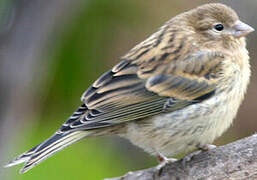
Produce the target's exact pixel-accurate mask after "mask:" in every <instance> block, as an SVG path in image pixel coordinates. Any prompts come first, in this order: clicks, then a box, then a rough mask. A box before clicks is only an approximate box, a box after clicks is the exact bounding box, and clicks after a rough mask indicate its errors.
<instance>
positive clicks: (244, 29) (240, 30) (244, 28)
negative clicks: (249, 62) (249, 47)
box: [233, 20, 254, 38]
mask: <svg viewBox="0 0 257 180" xmlns="http://www.w3.org/2000/svg"><path fill="white" fill-rule="evenodd" d="M233 29H234V30H235V32H234V36H235V37H237V38H240V37H243V36H246V35H247V34H249V33H251V32H253V31H254V29H253V28H252V27H251V26H249V25H248V24H245V23H243V22H242V21H239V20H238V21H236V23H235V25H234V26H233Z"/></svg>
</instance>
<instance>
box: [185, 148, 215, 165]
mask: <svg viewBox="0 0 257 180" xmlns="http://www.w3.org/2000/svg"><path fill="white" fill-rule="evenodd" d="M196 147H197V149H198V151H194V152H192V153H190V154H188V155H186V156H185V157H184V158H183V160H182V165H183V167H186V163H187V162H188V161H190V160H191V159H192V158H193V157H194V156H195V155H197V154H200V153H201V152H202V151H209V150H212V149H214V148H216V147H217V146H215V145H213V144H204V145H200V144H199V145H198V146H196Z"/></svg>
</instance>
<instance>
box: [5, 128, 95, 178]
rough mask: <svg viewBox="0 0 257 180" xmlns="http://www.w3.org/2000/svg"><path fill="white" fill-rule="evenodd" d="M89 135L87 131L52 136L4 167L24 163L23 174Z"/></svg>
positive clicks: (21, 171)
mask: <svg viewBox="0 0 257 180" xmlns="http://www.w3.org/2000/svg"><path fill="white" fill-rule="evenodd" d="M89 134H90V132H87V131H76V132H70V133H67V134H54V135H53V136H52V137H50V138H49V139H47V140H46V141H44V142H43V143H41V144H39V145H37V146H36V147H34V148H32V149H31V150H29V151H27V152H25V153H23V154H21V155H20V156H18V157H17V158H15V159H14V160H12V161H10V162H9V163H8V164H7V165H6V166H5V167H11V166H15V165H17V164H21V163H25V165H24V167H23V169H21V170H20V173H25V172H27V171H28V170H30V169H31V168H33V167H34V166H36V165H37V164H39V163H41V162H42V161H43V160H45V159H47V158H49V157H50V156H52V155H53V154H55V153H56V152H58V151H60V150H62V149H63V148H65V147H67V146H69V145H71V144H73V143H75V142H76V141H78V140H80V139H82V138H84V137H86V136H88V135H89Z"/></svg>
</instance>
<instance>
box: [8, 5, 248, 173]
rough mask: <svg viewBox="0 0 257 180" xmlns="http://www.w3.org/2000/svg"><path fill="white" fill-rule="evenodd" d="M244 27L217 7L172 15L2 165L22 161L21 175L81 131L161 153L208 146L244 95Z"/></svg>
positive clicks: (228, 10) (83, 134)
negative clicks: (51, 128) (62, 117)
mask: <svg viewBox="0 0 257 180" xmlns="http://www.w3.org/2000/svg"><path fill="white" fill-rule="evenodd" d="M217 24H218V25H219V26H218V27H216V25H217ZM220 24H222V26H224V29H223V27H222V26H220ZM215 28H216V29H218V30H216V29H215ZM219 29H222V30H221V31H220V32H219ZM251 31H253V29H252V28H251V27H250V26H248V25H246V24H244V23H242V22H241V21H239V19H238V16H237V14H236V13H235V12H234V10H232V9H231V8H229V7H227V6H225V5H222V4H207V5H203V6H200V7H198V8H196V9H193V10H191V11H188V12H185V13H182V14H180V15H178V16H176V17H174V18H172V19H171V20H169V21H168V22H167V23H166V24H165V25H164V26H162V27H161V28H160V29H159V30H158V31H157V32H156V33H154V34H153V35H152V36H150V37H149V38H147V39H146V40H145V41H143V42H142V43H140V44H138V45H137V46H135V48H133V49H132V50H130V51H129V52H128V53H127V54H126V55H125V56H123V57H122V58H121V62H120V63H119V64H117V65H115V66H114V67H113V68H112V69H111V70H110V71H108V72H106V73H105V74H103V75H102V76H101V77H100V78H99V79H97V80H96V81H95V82H94V84H93V85H92V86H91V87H89V88H88V90H87V91H86V92H85V93H84V94H83V96H82V98H81V100H82V102H83V104H82V105H81V106H80V107H79V109H78V110H77V111H76V112H75V113H74V114H73V115H72V116H71V117H70V118H69V119H68V120H67V121H66V122H65V123H64V124H63V125H62V127H61V128H60V129H59V130H58V131H57V132H56V134H55V135H53V136H52V137H51V138H49V139H48V140H46V141H45V142H43V143H41V144H39V145H38V146H36V147H35V148H33V149H31V150H30V151H28V152H25V153H24V154H22V155H21V156H19V157H18V158H16V159H15V160H13V161H11V162H10V163H9V164H8V165H7V166H12V165H16V164H19V163H23V162H24V163H25V167H24V169H23V170H22V171H21V172H22V173H23V172H26V171H28V170H29V169H31V168H32V167H34V166H35V165H36V164H38V163H40V162H41V161H42V160H43V159H46V158H47V157H49V156H50V155H53V154H54V153H55V152H57V151H58V150H61V149H63V148H64V147H66V146H68V145H70V144H72V143H73V142H76V141H78V140H80V139H82V138H85V137H87V136H98V135H109V134H116V135H119V136H122V137H125V138H127V139H129V140H131V142H132V143H134V144H136V145H138V146H140V147H142V148H143V149H145V150H146V151H147V152H149V153H151V154H153V155H158V154H160V153H161V154H163V155H165V156H174V155H176V154H178V153H182V152H186V151H188V150H191V149H194V148H196V147H197V146H200V145H205V144H208V143H212V142H213V141H214V139H215V138H217V137H218V136H220V135H221V134H222V133H223V132H224V131H225V130H226V129H227V128H228V127H229V126H230V124H231V123H232V120H233V118H234V117H235V116H236V113H237V110H238V108H239V105H240V103H241V102H242V100H243V97H244V94H245V92H246V88H247V84H248V82H249V76H250V68H249V61H248V59H249V57H248V52H247V50H246V48H245V46H246V45H245V39H244V37H243V36H245V35H246V34H248V33H250V32H251Z"/></svg>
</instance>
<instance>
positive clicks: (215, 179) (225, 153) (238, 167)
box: [106, 134, 257, 180]
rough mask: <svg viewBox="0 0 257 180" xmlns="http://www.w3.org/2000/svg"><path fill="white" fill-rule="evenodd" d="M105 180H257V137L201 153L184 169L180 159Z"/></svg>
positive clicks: (253, 136)
mask: <svg viewBox="0 0 257 180" xmlns="http://www.w3.org/2000/svg"><path fill="white" fill-rule="evenodd" d="M106 180H257V134H255V135H252V136H250V137H247V138H244V139H241V140H238V141H236V142H233V143H230V144H227V145H225V146H220V147H217V148H215V149H213V150H211V151H208V152H201V153H199V154H197V155H195V156H194V157H193V158H192V160H191V161H189V162H187V163H186V165H185V167H183V165H182V160H179V161H177V162H175V163H170V164H167V165H166V166H164V167H163V168H162V169H160V170H158V169H157V168H156V167H153V168H150V169H145V170H141V171H135V172H129V173H127V174H126V175H124V176H123V177H118V178H110V179H106Z"/></svg>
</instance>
